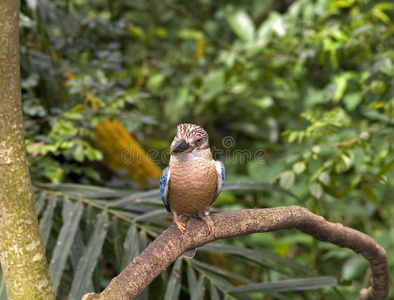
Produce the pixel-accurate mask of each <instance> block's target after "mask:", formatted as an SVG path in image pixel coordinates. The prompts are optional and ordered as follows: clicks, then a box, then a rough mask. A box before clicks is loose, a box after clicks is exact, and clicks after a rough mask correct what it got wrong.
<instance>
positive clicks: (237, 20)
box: [227, 10, 255, 42]
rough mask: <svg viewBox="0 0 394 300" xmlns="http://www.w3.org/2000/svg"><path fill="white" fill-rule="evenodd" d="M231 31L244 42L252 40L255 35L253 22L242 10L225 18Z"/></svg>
mask: <svg viewBox="0 0 394 300" xmlns="http://www.w3.org/2000/svg"><path fill="white" fill-rule="evenodd" d="M227 21H228V23H229V24H230V27H231V29H232V30H233V31H234V33H235V34H236V35H237V36H238V37H239V38H240V39H241V40H243V41H244V42H248V41H251V40H253V38H254V35H255V26H254V24H253V20H252V19H251V18H250V17H249V15H248V14H247V13H246V11H244V10H238V11H236V12H234V13H232V14H230V15H229V16H228V18H227Z"/></svg>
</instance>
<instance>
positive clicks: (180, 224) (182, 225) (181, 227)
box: [173, 212, 186, 233]
mask: <svg viewBox="0 0 394 300" xmlns="http://www.w3.org/2000/svg"><path fill="white" fill-rule="evenodd" d="M173 215H174V223H175V224H176V226H177V227H178V229H179V231H180V232H182V233H184V232H185V230H186V225H185V223H183V222H182V221H181V220H179V217H178V213H177V212H173Z"/></svg>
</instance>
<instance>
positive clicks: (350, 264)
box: [342, 255, 369, 280]
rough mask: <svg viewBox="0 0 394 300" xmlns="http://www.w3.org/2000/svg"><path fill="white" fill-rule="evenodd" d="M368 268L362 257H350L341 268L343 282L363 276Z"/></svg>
mask: <svg viewBox="0 0 394 300" xmlns="http://www.w3.org/2000/svg"><path fill="white" fill-rule="evenodd" d="M368 266H369V263H368V261H367V260H365V259H364V258H363V257H362V256H360V255H359V256H353V257H350V258H349V259H347V260H346V262H345V264H344V265H343V267H342V277H343V279H345V280H351V279H355V278H356V277H357V276H359V275H361V274H365V272H366V271H367V269H368Z"/></svg>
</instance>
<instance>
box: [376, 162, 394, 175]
mask: <svg viewBox="0 0 394 300" xmlns="http://www.w3.org/2000/svg"><path fill="white" fill-rule="evenodd" d="M393 167H394V160H392V161H390V162H389V163H387V164H385V165H384V166H383V167H382V168H381V169H380V171H379V173H378V174H376V176H375V178H376V179H379V178H380V177H381V176H383V175H385V174H386V173H388V172H390V171H391V169H392V168H393Z"/></svg>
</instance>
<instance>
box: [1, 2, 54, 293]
mask: <svg viewBox="0 0 394 300" xmlns="http://www.w3.org/2000/svg"><path fill="white" fill-rule="evenodd" d="M19 7H20V1H18V0H2V1H1V2H0V261H1V267H2V270H3V276H4V280H5V284H6V289H7V295H8V299H54V296H53V292H52V283H51V280H50V277H49V272H48V265H47V261H46V256H45V251H44V247H43V245H42V240H41V236H40V231H39V227H38V220H37V216H36V212H35V208H34V198H33V189H32V185H31V181H30V175H29V170H28V166H27V160H26V150H25V143H24V137H23V122H22V121H23V119H22V102H21V92H20V70H19V59H20V57H19Z"/></svg>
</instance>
